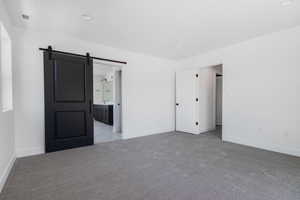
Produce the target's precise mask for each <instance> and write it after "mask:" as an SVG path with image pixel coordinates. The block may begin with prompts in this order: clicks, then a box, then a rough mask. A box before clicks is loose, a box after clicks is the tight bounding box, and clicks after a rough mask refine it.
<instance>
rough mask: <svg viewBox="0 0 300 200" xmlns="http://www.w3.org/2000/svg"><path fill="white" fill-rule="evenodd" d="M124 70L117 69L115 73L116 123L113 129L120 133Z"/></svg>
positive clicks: (114, 115)
mask: <svg viewBox="0 0 300 200" xmlns="http://www.w3.org/2000/svg"><path fill="white" fill-rule="evenodd" d="M121 79H122V72H121V71H115V73H114V114H113V117H114V125H113V131H114V132H115V133H120V132H121V131H122V107H121V106H122V104H121V102H122V85H121V82H122V80H121Z"/></svg>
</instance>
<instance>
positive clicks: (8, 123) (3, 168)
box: [0, 0, 15, 192]
mask: <svg viewBox="0 0 300 200" xmlns="http://www.w3.org/2000/svg"><path fill="white" fill-rule="evenodd" d="M0 22H2V24H3V25H4V26H5V28H6V29H7V31H8V33H9V34H10V35H11V26H10V21H9V19H8V16H7V13H6V11H5V10H4V7H3V3H2V0H0ZM11 38H12V35H11ZM0 73H1V72H0ZM0 75H1V74H0ZM0 77H1V76H0ZM0 90H1V87H0ZM1 95H2V92H1V91H0V99H2V96H1ZM0 105H1V102H0ZM14 159H15V149H14V132H13V111H8V112H2V107H1V110H0V192H1V190H2V188H3V185H4V183H5V181H6V179H7V176H8V173H9V171H10V168H11V167H12V164H13V162H14Z"/></svg>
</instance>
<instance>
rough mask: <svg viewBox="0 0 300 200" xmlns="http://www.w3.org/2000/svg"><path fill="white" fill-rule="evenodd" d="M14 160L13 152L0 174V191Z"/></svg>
mask: <svg viewBox="0 0 300 200" xmlns="http://www.w3.org/2000/svg"><path fill="white" fill-rule="evenodd" d="M15 161H16V156H15V154H13V155H12V157H11V159H10V160H9V162H8V164H7V165H6V167H5V169H4V172H3V174H1V175H0V193H1V192H2V190H3V187H4V185H5V183H6V181H7V178H8V176H9V174H10V171H11V169H12V167H13V166H14V163H15Z"/></svg>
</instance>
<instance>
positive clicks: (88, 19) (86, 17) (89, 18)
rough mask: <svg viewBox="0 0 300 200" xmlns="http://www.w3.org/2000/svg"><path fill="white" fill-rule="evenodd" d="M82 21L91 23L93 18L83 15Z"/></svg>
mask: <svg viewBox="0 0 300 200" xmlns="http://www.w3.org/2000/svg"><path fill="white" fill-rule="evenodd" d="M81 17H82V19H84V20H86V21H91V20H92V19H93V17H91V16H90V15H87V14H83V15H81Z"/></svg>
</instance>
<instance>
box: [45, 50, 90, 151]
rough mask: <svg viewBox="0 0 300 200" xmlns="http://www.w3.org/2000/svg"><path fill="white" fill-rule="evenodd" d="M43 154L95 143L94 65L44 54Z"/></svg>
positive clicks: (54, 54) (58, 54)
mask: <svg viewBox="0 0 300 200" xmlns="http://www.w3.org/2000/svg"><path fill="white" fill-rule="evenodd" d="M44 81H45V89H44V90H45V145H46V152H52V151H58V150H63V149H70V148H75V147H81V146H86V145H92V144H94V133H93V132H94V127H93V126H94V125H93V114H92V112H93V111H92V105H93V62H92V59H90V58H89V59H88V58H87V57H79V56H72V55H65V54H60V53H55V52H51V53H49V52H48V51H45V52H44Z"/></svg>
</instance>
